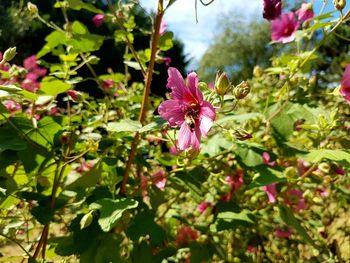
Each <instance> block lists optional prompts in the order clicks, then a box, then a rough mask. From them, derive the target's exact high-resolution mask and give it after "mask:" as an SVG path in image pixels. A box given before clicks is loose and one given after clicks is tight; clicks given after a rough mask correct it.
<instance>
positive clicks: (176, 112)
mask: <svg viewBox="0 0 350 263" xmlns="http://www.w3.org/2000/svg"><path fill="white" fill-rule="evenodd" d="M158 112H159V115H160V116H161V117H162V118H163V119H165V120H167V121H168V122H169V124H170V126H180V125H181V124H182V123H183V122H184V119H185V115H184V112H183V110H182V105H181V104H180V103H179V101H177V100H166V101H163V102H162V103H161V104H160V105H159V108H158Z"/></svg>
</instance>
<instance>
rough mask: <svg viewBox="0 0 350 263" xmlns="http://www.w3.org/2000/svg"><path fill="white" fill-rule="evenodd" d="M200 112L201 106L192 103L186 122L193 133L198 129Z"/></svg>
mask: <svg viewBox="0 0 350 263" xmlns="http://www.w3.org/2000/svg"><path fill="white" fill-rule="evenodd" d="M199 112H200V106H199V105H198V104H196V103H192V104H191V106H190V107H189V108H187V109H186V112H185V122H186V124H187V125H188V127H189V128H190V130H191V131H194V129H195V127H196V120H197V119H198V117H199Z"/></svg>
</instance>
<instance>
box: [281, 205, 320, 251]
mask: <svg viewBox="0 0 350 263" xmlns="http://www.w3.org/2000/svg"><path fill="white" fill-rule="evenodd" d="M278 208H279V211H280V217H281V219H282V220H283V221H284V223H286V224H287V225H288V226H290V227H292V228H294V229H295V230H296V231H297V232H298V234H299V235H301V236H302V238H303V239H304V240H305V241H306V242H308V243H310V244H311V245H313V246H314V247H317V246H316V244H315V242H314V241H313V240H312V239H311V237H310V236H309V234H308V233H307V232H306V230H305V229H304V228H303V227H302V226H301V224H300V222H299V221H298V219H296V218H295V216H294V214H293V212H292V211H291V210H290V209H289V208H288V207H286V206H285V205H279V206H278Z"/></svg>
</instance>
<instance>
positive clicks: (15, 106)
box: [2, 100, 21, 113]
mask: <svg viewBox="0 0 350 263" xmlns="http://www.w3.org/2000/svg"><path fill="white" fill-rule="evenodd" d="M2 104H3V105H4V106H5V108H6V109H7V110H8V111H9V112H11V113H15V112H16V111H18V110H20V109H21V104H19V103H18V102H15V101H13V100H4V101H3V102H2Z"/></svg>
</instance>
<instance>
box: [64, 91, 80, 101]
mask: <svg viewBox="0 0 350 263" xmlns="http://www.w3.org/2000/svg"><path fill="white" fill-rule="evenodd" d="M67 94H68V96H69V97H70V98H71V99H72V100H73V101H79V100H80V99H81V93H80V92H78V91H76V90H73V89H70V90H68V91H67Z"/></svg>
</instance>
